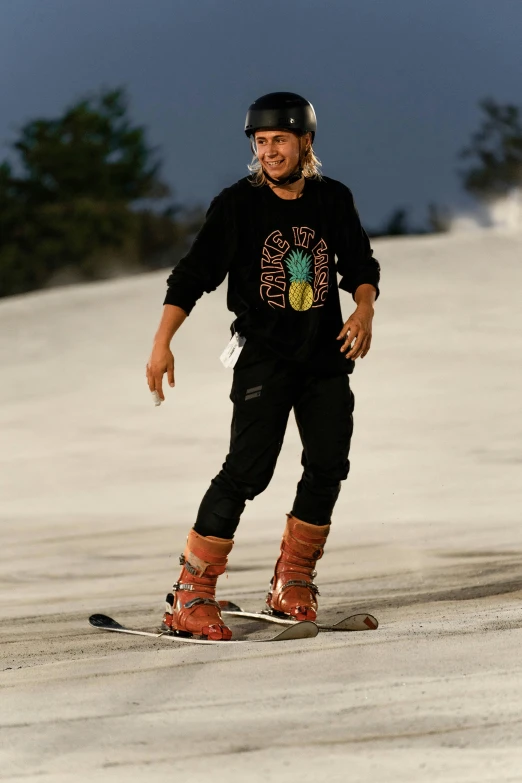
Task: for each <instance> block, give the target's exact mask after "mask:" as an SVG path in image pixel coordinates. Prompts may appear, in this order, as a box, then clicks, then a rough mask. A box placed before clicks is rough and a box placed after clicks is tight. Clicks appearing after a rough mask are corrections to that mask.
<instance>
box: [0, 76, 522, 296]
mask: <svg viewBox="0 0 522 783" xmlns="http://www.w3.org/2000/svg"><path fill="white" fill-rule="evenodd" d="M480 108H481V110H482V114H483V116H482V122H481V125H480V127H479V129H478V130H477V131H476V132H475V133H474V134H473V135H472V138H471V142H470V144H469V146H468V147H466V148H465V149H463V150H462V152H461V153H460V155H461V158H462V159H465V160H467V161H469V165H468V167H467V168H466V169H463V170H461V171H460V172H459V174H460V177H461V180H462V184H463V186H464V188H465V189H466V190H467V191H468V192H470V193H471V194H473V195H474V196H476V197H477V198H478V199H480V200H482V201H488V200H493V199H495V198H498V197H500V196H504V195H507V194H508V193H509V192H511V191H512V190H513V189H515V188H520V187H521V186H522V117H521V110H520V108H519V107H517V106H514V105H512V104H505V105H502V104H499V103H496V102H495V101H494V100H493V99H486V100H483V101H482V102H481V103H480ZM12 149H13V152H14V155H15V157H16V168H15V166H14V165H13V164H12V163H10V162H8V161H5V162H3V163H1V164H0V297H2V296H9V295H13V294H20V293H24V292H27V291H31V290H35V289H39V288H42V287H46V286H49V285H53V284H57V283H59V282H68V281H82V280H95V279H100V278H104V277H108V276H113V275H115V274H121V273H125V274H128V273H130V272H132V271H142V270H145V269H158V268H161V267H173V266H175V264H176V262H177V261H178V260H179V258H180V257H181V256H182V255H183V254H184V253H185V252H186V250H187V248H188V247H189V245H190V242H191V241H192V238H193V236H194V235H195V233H196V232H197V230H198V229H199V227H200V226H201V223H202V220H203V212H202V210H200V209H195V210H192V211H187V210H184V209H182V208H181V207H180V206H179V205H177V204H176V203H174V202H172V200H171V196H172V194H171V192H170V189H169V187H168V186H167V184H166V183H165V182H163V181H162V179H161V176H160V169H161V161H160V160H159V158H158V156H157V152H156V150H155V149H153V148H151V147H150V146H149V145H148V144H147V142H146V132H145V129H144V128H143V127H141V126H138V125H135V124H133V123H132V122H131V120H130V119H129V109H128V100H127V96H126V93H125V91H124V90H123V89H115V90H104V91H102V92H101V93H100V94H99V95H97V96H93V97H89V98H85V99H83V100H81V101H79V102H77V103H76V104H74V105H73V106H71V107H70V108H69V109H67V110H66V111H65V112H64V114H63V115H62V116H61V117H58V118H57V119H36V120H33V121H31V122H29V123H27V124H26V125H24V126H23V127H22V129H21V130H20V135H19V138H18V139H17V140H16V141H15V142H14V144H13V145H12ZM144 205H145V206H144ZM448 225H449V216H448V215H447V214H446V213H445V211H444V210H443V209H441V208H440V207H437V206H436V205H430V208H429V213H428V229H420V230H419V229H417V230H416V231H415V230H414V229H413V230H412V229H411V227H410V226H409V225H408V215H407V211H406V210H405V209H397V210H395V211H394V212H393V213H392V215H391V216H390V218H389V219H388V220H387V221H386V223H385V224H384V225H383V226H382V227H381V228H380V229H378V230H374V231H371V232H369V233H370V234H371V235H372V236H383V235H388V236H389V235H398V234H406V233H427V232H435V231H444V230H447V228H448Z"/></svg>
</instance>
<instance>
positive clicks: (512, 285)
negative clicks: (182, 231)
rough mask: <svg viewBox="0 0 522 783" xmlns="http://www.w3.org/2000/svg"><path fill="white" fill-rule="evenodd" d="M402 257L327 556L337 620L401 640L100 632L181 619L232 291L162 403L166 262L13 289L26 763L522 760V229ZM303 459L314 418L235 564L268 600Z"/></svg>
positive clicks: (317, 765)
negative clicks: (263, 641)
mask: <svg viewBox="0 0 522 783" xmlns="http://www.w3.org/2000/svg"><path fill="white" fill-rule="evenodd" d="M375 251H376V256H377V257H378V258H379V259H380V260H381V263H382V268H383V276H382V297H381V299H380V300H379V301H378V303H377V308H376V309H377V315H376V319H375V335H374V342H373V346H372V350H371V352H370V354H369V355H368V356H367V357H366V358H365V359H364V360H363V361H362V362H359V363H358V366H357V368H356V371H355V373H354V375H353V376H352V379H353V388H354V391H355V395H356V432H355V436H354V441H353V448H352V472H351V475H350V477H349V479H348V482H347V483H346V485H345V486H344V488H343V492H342V493H341V498H340V500H339V503H338V505H337V507H336V511H335V517H334V526H333V529H332V534H331V537H330V539H329V546H328V550H327V554H326V555H325V558H324V559H323V561H322V562H321V563H320V570H319V583H320V585H321V592H322V603H321V607H322V610H323V614H324V617H325V618H328V617H330V618H332V619H333V618H336V617H340V616H341V615H342V614H343V613H344V612H345V611H346V610H347V609H352V608H355V609H356V608H366V609H371V610H373V611H374V612H375V613H377V614H378V615H379V617H380V619H381V623H382V625H381V628H380V629H379V631H378V632H376V633H375V634H355V635H353V636H352V635H349V636H348V635H345V636H342V637H340V636H339V635H336V636H333V637H332V636H331V635H322V636H320V637H318V638H317V639H315V640H312V641H306V642H297V643H287V644H286V645H275V646H270V645H269V646H264V645H263V646H261V647H259V646H256V645H251V646H250V645H247V646H245V648H246V649H245V648H241V651H238V650H235V649H234V650H232V649H229V650H227V649H224V648H223V647H220V648H219V649H214V648H213V649H212V650H211V651H209V650H207V649H204V650H201V649H199V648H198V649H194V648H190V649H187V647H186V646H184V647H183V648H181V647H178V646H177V645H175V644H174V645H170V646H169V645H168V644H167V643H165V642H164V641H162V640H159V641H157V642H153V643H149V642H148V641H147V640H143V639H139V638H137V637H136V638H131V637H129V638H126V637H123V638H120V637H119V636H118V635H116V637H117V638H113V637H112V636H110V635H105V636H104V635H103V634H101V633H97V632H95V631H93V630H91V629H90V628H89V627H88V626H87V624H86V618H87V617H88V615H89V614H90V613H91V612H94V611H104V612H107V613H110V614H113V615H114V616H116V617H117V618H118V619H123V620H124V621H125V622H127V623H134V624H137V625H141V626H143V627H153V626H154V624H155V623H156V622H157V621H158V620H159V618H160V616H161V612H162V600H163V596H164V593H165V592H166V590H167V588H169V586H170V584H171V583H172V581H173V578H174V577H175V576H176V574H177V556H178V554H179V552H180V551H181V549H182V547H183V543H184V538H185V536H186V533H187V530H188V528H189V527H190V525H191V524H192V522H193V520H194V515H195V512H196V510H197V506H198V504H199V501H200V499H201V497H202V495H203V493H204V492H205V490H206V488H207V486H208V483H209V481H210V479H211V478H212V476H213V475H215V473H217V471H218V470H219V468H220V465H221V463H222V461H223V459H224V457H225V454H226V449H227V443H228V429H229V424H230V414H231V407H232V406H231V403H230V401H229V399H228V394H229V389H230V383H231V377H232V376H231V371H227V370H225V369H223V368H222V366H221V365H220V363H219V359H218V357H219V354H220V353H221V351H222V349H223V347H224V345H225V344H226V342H227V340H228V325H229V323H230V321H231V320H232V316H231V314H229V313H228V312H227V311H226V307H225V291H224V288H223V287H222V288H221V289H220V290H219V291H217V292H216V293H214V294H213V295H211V296H208V297H205V298H204V299H203V300H202V301H201V302H200V303H199V304H198V305H197V307H196V309H195V311H194V312H193V314H192V315H191V316H190V318H189V319H188V321H187V322H186V323H185V324H184V326H183V328H182V330H181V331H180V333H179V334H178V335H177V336H176V338H175V340H174V345H173V347H174V352H175V357H176V383H177V385H176V388H175V389H174V390H170V389H168V390H167V402H166V404H164V405H162V406H161V407H159V408H155V407H154V405H153V404H152V402H151V399H150V394H149V392H148V389H147V387H146V385H145V377H144V370H145V363H146V360H147V357H148V353H149V350H150V343H151V339H152V335H153V333H154V330H155V328H156V323H157V320H158V318H159V314H160V309H161V302H162V297H163V293H164V281H165V278H166V276H167V275H166V273H163V272H162V273H158V274H153V275H147V276H139V277H133V278H127V279H124V280H116V281H112V282H109V283H99V284H92V285H86V286H78V287H71V288H65V289H55V290H52V291H48V292H42V293H37V294H33V295H28V296H24V297H19V298H13V299H8V300H2V301H0V366H1V368H2V383H1V385H0V433H1V435H0V437H1V449H0V525H1V530H2V542H3V545H2V549H1V551H0V584H1V585H2V588H3V589H2V591H1V593H0V643H1V644H0V650H1V652H0V656H1V665H0V669H1V670H2V671H0V685H2V686H4V687H5V690H4V692H3V696H2V700H1V704H2V709H1V718H0V726H1V727H2V734H3V736H4V737H5V738H6V742H5V744H4V748H3V749H2V750H1V751H0V754H1V758H2V764H1V765H0V781H2V780H18V779H19V778H20V777H23V779H24V780H26V781H29V780H33V778H34V780H35V781H36V780H38V781H39V783H47V781H53V783H54V782H55V781H56V783H59V782H60V781H62V780H63V781H65V780H67V781H69V780H71V781H73V780H74V781H83V780H86V781H87V780H91V779H92V775H93V773H94V771H97V772H98V775H99V776H100V779H101V780H103V781H105V780H107V781H116V780H120V779H125V780H126V781H134V780H155V779H158V780H159V779H160V778H163V777H164V775H165V773H166V772H167V773H168V772H170V773H171V774H172V773H174V772H178V773H184V774H188V773H189V772H190V774H191V780H196V781H199V780H208V774H207V771H208V769H212V770H217V773H216V774H217V777H215V778H214V779H217V780H221V779H223V780H225V779H227V780H228V781H235V780H238V781H240V780H241V781H243V780H249V781H250V780H253V781H257V780H259V781H261V780H263V781H265V780H279V779H281V780H283V779H285V780H294V779H295V780H300V781H308V780H318V779H326V777H322V776H324V775H325V773H326V772H328V775H329V777H328V779H329V780H332V781H336V780H339V781H341V780H343V781H344V780H346V779H347V777H346V774H347V773H346V770H347V769H349V770H350V780H352V781H375V780H386V781H390V782H391V783H393V782H394V781H399V780H400V781H404V780H412V781H413V780H414V781H416V782H417V781H420V782H421V783H424V781H426V783H428V781H429V783H433V781H448V780H458V781H470V782H471V781H473V783H477V781H493V780H513V781H514V780H519V777H517V775H518V776H519V775H520V772H519V770H520V769H521V768H522V751H521V747H522V724H521V722H520V700H521V698H522V684H521V683H522V678H521V676H520V675H521V669H522V665H521V663H520V658H519V655H518V650H519V646H520V640H521V638H522V637H521V633H522V631H521V626H522V607H521V591H522V547H521V543H520V540H521V532H520V508H521V501H522V480H521V478H520V465H521V463H522V445H521V444H522V437H521V436H522V416H521V403H520V399H521V380H522V363H521V361H520V356H521V353H522V329H521V325H522V313H521V308H520V304H519V297H520V294H521V292H522V269H521V266H522V265H521V260H522V235H521V234H520V233H517V232H510V231H507V230H477V231H475V232H469V233H462V234H456V235H439V236H432V237H423V238H414V237H410V238H398V239H388V240H380V241H377V242H375ZM343 307H344V310H345V314H346V317H347V316H348V315H349V312H350V308H351V307H352V303H351V301H350V299H349V297H348V296H346V297H345V299H344V300H343ZM299 457H300V444H299V440H298V434H297V431H296V427H295V424H294V423H292V424H291V426H290V427H289V430H288V434H287V439H286V441H285V445H284V448H283V452H282V454H281V458H280V461H279V464H278V468H277V472H276V475H275V477H274V480H273V482H272V484H271V485H270V487H269V489H268V490H267V491H266V492H265V493H264V494H263V495H262V496H261V497H259V498H257V499H256V501H254V503H251V504H249V505H248V508H247V511H246V512H245V515H244V518H243V521H242V525H241V527H240V529H239V532H238V534H237V537H236V546H235V548H234V551H233V554H232V558H231V568H230V573H229V576H228V579H222V580H221V583H220V586H221V594H222V595H223V596H224V595H228V596H229V597H231V598H233V599H234V600H238V601H240V602H241V603H243V604H245V605H246V606H248V607H251V608H255V607H258V606H260V605H261V604H262V601H263V595H264V591H265V589H266V586H267V583H268V579H269V577H270V573H271V568H272V565H273V562H274V559H275V557H276V554H277V549H278V540H279V537H280V534H281V531H282V528H283V525H284V514H285V512H286V511H288V510H289V509H290V506H291V503H292V499H293V494H294V490H295V484H296V482H297V480H298V478H299V474H300V464H299ZM236 627H237V628H238V633H242V632H245V633H246V632H248V633H251V632H254V631H255V632H257V631H258V630H259V633H261V634H262V633H265V634H266V633H267V631H266V629H263V628H261V629H258V628H257V626H253V625H252V624H247V625H241V624H239V625H237V626H236ZM107 637H108V638H107ZM35 707H36V708H35ZM204 743H205V744H204ZM28 747H30V748H31V753H28V752H27V748H28ZM269 750H270V752H268V751H269ZM205 753H208V754H209V755H210V758H209V759H208V760H206V759H205ZM292 774H294V777H293V778H292V777H291V775H292Z"/></svg>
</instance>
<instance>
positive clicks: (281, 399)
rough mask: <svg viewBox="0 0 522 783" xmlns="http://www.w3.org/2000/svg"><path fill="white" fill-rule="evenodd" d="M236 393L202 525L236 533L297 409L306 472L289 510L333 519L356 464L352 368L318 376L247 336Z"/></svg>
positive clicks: (209, 530)
mask: <svg viewBox="0 0 522 783" xmlns="http://www.w3.org/2000/svg"><path fill="white" fill-rule="evenodd" d="M230 399H231V400H232V402H233V404H234V411H233V416H232V427H231V438H230V450H229V453H228V456H227V458H226V461H225V463H224V465H223V467H222V469H221V471H220V472H219V473H218V475H217V476H216V477H215V478H214V479H213V480H212V482H211V485H210V487H209V489H208V491H207V492H206V494H205V496H204V498H203V500H202V502H201V506H200V508H199V512H198V516H197V520H196V523H195V525H194V528H195V530H196V532H198V533H200V535H203V536H217V537H219V538H226V539H231V538H233V536H234V533H235V531H236V528H237V526H238V524H239V520H240V517H241V514H242V513H243V511H244V508H245V504H246V501H247V500H253V499H254V498H255V497H256V495H259V494H261V492H263V491H264V490H265V489H266V488H267V486H268V484H269V483H270V480H271V478H272V476H273V473H274V469H275V466H276V462H277V458H278V456H279V452H280V451H281V447H282V445H283V438H284V435H285V431H286V426H287V423H288V418H289V415H290V412H291V410H292V409H293V410H294V414H295V419H296V422H297V426H298V429H299V434H300V436H301V442H302V444H303V452H302V459H301V464H302V466H303V474H302V477H301V480H300V481H299V483H298V485H297V493H296V496H295V500H294V503H293V507H292V511H291V513H292V515H293V516H295V517H297V518H298V519H301V520H302V521H304V522H308V523H310V524H313V525H327V524H329V523H330V519H331V514H332V510H333V508H334V505H335V503H336V500H337V497H338V495H339V491H340V487H341V485H340V482H341V481H343V479H346V478H347V476H348V471H349V469H350V462H349V460H348V453H349V450H350V440H351V437H352V430H353V405H354V398H353V394H352V391H351V389H350V383H349V380H348V375H347V374H343V375H334V376H328V377H324V376H322V377H321V376H318V375H313V374H311V373H310V372H307V371H305V370H304V369H303V368H299V367H298V366H296V365H295V364H291V363H289V362H285V361H284V360H282V359H279V358H277V357H273V356H267V355H266V354H263V353H260V352H258V351H257V350H256V347H255V345H253V344H252V343H250V344H249V342H248V340H247V343H246V345H245V347H244V348H243V351H242V353H241V354H240V356H239V360H238V362H237V364H236V367H235V368H234V379H233V384H232V391H231V394H230Z"/></svg>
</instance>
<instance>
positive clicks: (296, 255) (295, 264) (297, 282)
mask: <svg viewBox="0 0 522 783" xmlns="http://www.w3.org/2000/svg"><path fill="white" fill-rule="evenodd" d="M285 264H286V266H287V269H288V272H289V275H290V291H289V293H288V299H289V302H290V304H291V306H292V307H293V308H294V310H309V309H310V308H311V306H312V305H313V303H314V292H313V289H312V286H311V285H310V281H311V280H312V271H311V270H312V256H311V255H310V254H309V253H305V252H304V251H303V250H292V252H291V253H290V254H289V255H288V257H287V258H286V259H285Z"/></svg>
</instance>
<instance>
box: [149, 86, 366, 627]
mask: <svg viewBox="0 0 522 783" xmlns="http://www.w3.org/2000/svg"><path fill="white" fill-rule="evenodd" d="M316 124H317V123H316V116H315V112H314V109H313V107H312V105H311V104H310V103H309V102H308V101H306V100H305V99H304V98H302V97H301V96H299V95H296V94H294V93H270V94H269V95H265V96H263V97H262V98H259V99H258V100H257V101H255V102H254V103H253V104H252V105H251V106H250V108H249V110H248V114H247V118H246V126H245V132H246V134H247V136H248V137H249V138H250V140H251V146H252V151H253V153H254V159H253V161H252V163H251V164H250V166H249V169H250V171H251V176H250V177H248V178H245V179H242V180H240V181H239V182H237V183H236V184H235V185H233V186H232V187H230V188H226V189H225V190H224V191H223V192H222V193H221V194H220V195H219V196H218V197H217V198H215V199H214V201H213V202H212V204H211V205H210V208H209V210H208V213H207V217H206V222H205V224H204V225H203V227H202V229H201V231H200V232H199V234H198V236H197V237H196V240H195V242H194V244H193V246H192V248H191V250H190V251H189V253H188V255H187V256H186V257H185V258H183V259H182V260H181V261H180V262H179V264H178V265H177V266H176V268H175V269H174V270H173V272H172V274H171V275H170V277H169V279H168V291H167V295H166V298H165V302H164V310H163V316H162V319H161V323H160V326H159V328H158V331H157V333H156V336H155V339H154V346H153V349H152V354H151V356H150V359H149V362H148V364H147V380H148V385H149V389H150V390H151V392H153V393H155V394H156V395H157V397H158V398H159V400H164V394H163V389H162V379H163V375H164V374H165V373H167V377H168V382H169V385H170V386H174V357H173V355H172V353H171V350H170V342H171V340H172V337H173V335H174V334H175V332H176V331H177V330H178V329H179V327H180V326H181V324H182V323H183V322H184V320H185V319H186V317H187V316H188V315H189V314H190V312H191V310H192V308H193V307H194V305H195V303H196V301H197V300H198V299H199V298H200V297H201V296H202V294H203V293H204V292H205V291H206V292H211V291H213V290H215V288H217V286H218V285H219V284H220V283H222V282H223V280H224V279H225V277H226V275H227V274H228V299H227V305H228V309H229V310H231V311H233V312H234V313H235V315H236V319H235V321H234V323H233V325H232V332H233V339H232V341H231V345H230V347H229V351H228V353H227V356H230V355H231V356H232V358H231V359H230V358H229V364H230V365H232V364H233V362H234V361H237V363H236V364H235V366H234V378H233V383H232V391H231V395H230V397H231V400H232V402H233V404H234V409H233V417H232V429H231V442H230V450H229V454H228V456H227V457H226V460H225V463H224V465H223V468H222V470H221V471H220V473H219V474H218V475H217V476H216V477H215V478H214V479H213V480H212V482H211V485H210V487H209V489H208V491H207V493H206V494H205V496H204V498H203V500H202V502H201V505H200V508H199V511H198V515H197V518H196V521H195V524H194V526H193V528H192V529H191V530H190V532H189V534H188V540H187V546H186V548H185V551H184V554H183V555H182V556H181V558H180V562H181V565H182V570H181V574H180V576H179V579H178V581H177V582H176V584H175V585H174V588H173V593H172V594H169V595H168V596H167V611H166V613H165V616H164V619H163V629H164V630H172V631H175V632H182V633H188V634H194V635H197V636H201V637H204V638H208V639H217V640H228V639H230V638H231V636H232V633H231V631H230V629H229V628H227V627H226V626H225V624H224V621H223V618H222V616H221V613H220V609H219V604H217V602H216V600H215V590H216V582H217V578H218V576H219V575H220V574H222V573H224V571H225V568H226V565H227V558H228V555H229V553H230V551H231V549H232V546H233V537H234V533H235V531H236V528H237V526H238V523H239V520H240V517H241V514H242V512H243V510H244V508H245V503H246V501H247V500H252V499H253V498H254V497H255V496H256V495H258V494H260V493H261V492H263V491H264V490H265V489H266V487H267V486H268V484H269V482H270V479H271V478H272V475H273V472H274V469H275V465H276V461H277V458H278V455H279V452H280V449H281V446H282V443H283V438H284V434H285V429H286V425H287V421H288V417H289V414H290V412H291V410H292V409H293V410H294V413H295V417H296V421H297V426H298V428H299V433H300V436H301V440H302V443H303V454H302V465H303V468H304V471H303V475H302V478H301V480H300V481H299V484H298V486H297V494H296V496H295V499H294V503H293V506H292V511H291V513H290V514H287V522H286V528H285V531H284V534H283V540H282V543H281V551H280V555H279V558H278V560H277V562H276V564H275V572H274V576H273V578H272V580H271V583H270V589H269V592H268V596H267V599H266V600H267V605H268V608H269V609H270V610H271V611H273V612H276V613H282V614H284V615H288V616H291V617H294V618H296V619H297V620H305V619H306V620H314V619H315V617H316V613H317V592H318V590H317V587H316V586H315V584H314V583H313V578H314V576H315V565H316V562H317V560H318V559H319V558H320V557H321V556H322V554H323V549H324V546H325V544H326V539H327V536H328V532H329V530H330V523H331V514H332V511H333V508H334V505H335V502H336V500H337V497H338V495H339V490H340V482H341V481H343V480H344V479H346V477H347V476H348V471H349V465H350V463H349V460H348V452H349V448H350V439H351V435H352V427H353V422H352V412H353V394H352V392H351V390H350V384H349V380H348V374H349V373H351V372H352V370H353V368H354V361H355V359H358V358H363V357H364V356H365V355H366V354H367V353H368V351H369V349H370V343H371V335H372V319H373V312H374V310H373V304H374V301H375V299H376V297H377V295H378V282H379V264H378V263H377V261H376V260H375V259H374V258H373V254H372V250H371V248H370V244H369V241H368V237H367V236H366V234H365V232H364V230H363V229H362V227H361V224H360V221H359V217H358V214H357V211H356V209H355V206H354V202H353V198H352V194H351V192H350V191H349V189H348V188H347V187H345V186H344V185H343V184H341V183H340V182H337V181H336V180H333V179H330V178H326V177H322V176H321V174H320V169H319V167H320V163H319V161H318V159H317V158H316V157H315V154H314V151H313V147H312V145H313V141H314V136H315V132H316ZM338 274H340V275H341V281H340V283H339V284H338V283H337V275H338ZM339 288H342V289H344V290H345V291H349V292H350V293H351V294H352V295H353V297H354V299H355V302H356V304H357V307H356V309H355V311H354V312H353V313H352V315H351V316H350V318H349V319H348V320H347V321H346V323H344V325H343V319H342V315H341V308H340V302H339V290H338V289H339ZM238 357H239V358H238Z"/></svg>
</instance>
